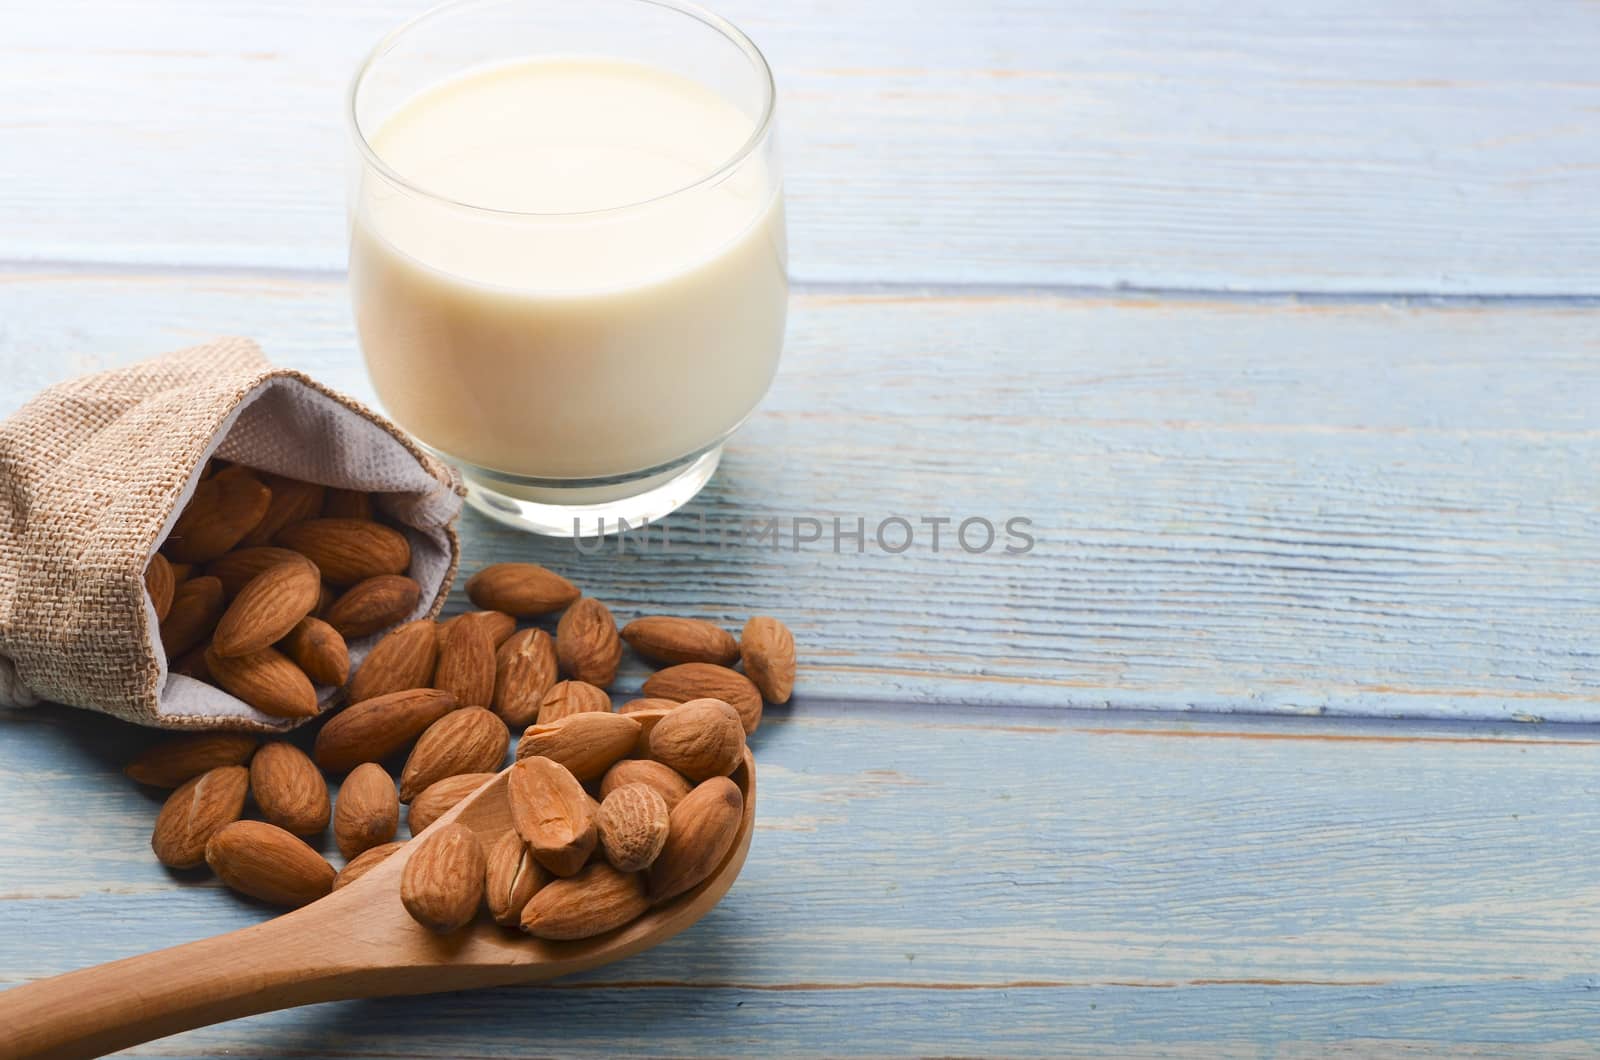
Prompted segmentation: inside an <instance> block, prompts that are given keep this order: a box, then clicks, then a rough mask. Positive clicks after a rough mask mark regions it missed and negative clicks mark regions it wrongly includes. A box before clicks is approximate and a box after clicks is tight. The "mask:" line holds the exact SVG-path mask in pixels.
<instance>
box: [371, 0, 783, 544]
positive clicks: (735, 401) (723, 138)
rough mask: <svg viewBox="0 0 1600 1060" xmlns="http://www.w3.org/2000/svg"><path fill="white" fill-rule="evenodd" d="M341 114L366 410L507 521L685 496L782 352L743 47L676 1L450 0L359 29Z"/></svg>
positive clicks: (555, 529) (750, 60)
mask: <svg viewBox="0 0 1600 1060" xmlns="http://www.w3.org/2000/svg"><path fill="white" fill-rule="evenodd" d="M349 102H350V106H349V116H350V128H351V134H352V138H353V140H354V144H355V152H354V157H355V162H354V165H353V166H352V167H351V173H352V177H351V188H350V200H349V201H350V289H351V296H352V299H353V301H354V304H355V318H356V325H357V329H358V331H359V333H360V338H361V348H362V352H363V355H364V356H365V358H366V364H367V370H368V372H369V373H370V374H371V376H372V382H373V386H374V388H375V389H376V391H377V394H378V398H379V400H380V401H381V402H382V404H383V406H384V408H385V410H386V411H387V412H388V413H389V414H390V416H391V417H393V419H395V420H396V421H397V422H398V423H399V424H400V425H401V426H402V427H404V428H405V429H406V430H407V431H409V432H411V434H413V435H414V436H415V437H416V438H417V439H418V440H419V441H420V442H421V443H422V444H423V445H425V446H427V447H428V448H429V449H432V450H433V451H435V452H436V453H438V454H439V455H440V456H442V457H443V458H444V459H446V460H448V461H449V462H450V463H452V464H454V465H456V466H457V467H458V468H460V470H461V473H462V477H463V478H464V479H465V481H466V485H467V490H468V499H469V502H470V503H471V504H473V505H474V506H475V507H477V508H478V509H479V510H481V511H483V512H484V513H486V514H488V515H489V516H491V517H493V518H495V519H497V520H499V521H501V522H503V523H507V524H510V525H512V526H516V527H520V528H522V529H526V530H532V531H535V532H538V533H546V534H562V535H570V534H575V533H576V534H582V535H585V536H587V535H590V534H594V533H597V532H598V533H609V532H614V531H616V530H617V529H619V527H620V526H621V525H627V526H633V527H637V526H640V525H641V524H642V523H644V522H645V521H647V520H650V519H656V518H660V517H661V516H664V515H666V514H667V513H669V512H671V511H673V510H674V509H676V508H678V507H679V506H681V505H682V504H684V503H685V502H687V501H688V500H689V499H690V498H691V497H693V496H694V495H695V493H696V492H697V491H699V489H700V488H701V486H703V485H704V484H705V483H706V481H707V480H708V479H709V478H710V477H711V475H712V473H713V472H714V471H715V470H716V467H717V461H718V459H719V458H720V456H721V453H722V444H723V442H724V440H726V439H727V437H728V435H730V434H731V433H732V432H733V431H734V430H735V429H736V428H737V427H738V426H739V424H740V423H741V422H743V421H744V419H745V418H746V417H747V416H749V415H750V413H751V411H752V410H754V409H755V407H756V405H757V403H759V402H760V400H761V398H762V395H764V394H765V393H766V391H767V388H768V386H769V385H770V384H771V383H772V378H773V374H774V372H775V371H776V370H777V365H778V354H779V352H780V350H781V348H782V346H783V333H784V319H785V315H786V309H787V304H788V277H787V273H786V265H787V252H786V248H785V241H784V220H783V195H782V181H781V175H780V172H779V168H778V153H777V147H776V144H775V141H774V134H773V106H774V89H773V82H772V73H771V71H770V70H769V69H768V67H767V63H766V60H765V59H764V58H763V57H762V55H761V53H760V52H759V51H758V50H757V49H756V47H755V45H754V44H752V43H751V42H750V40H749V38H747V37H746V36H745V35H744V34H743V33H741V32H740V31H739V30H738V29H736V28H735V27H734V26H732V25H731V24H729V23H728V22H726V21H724V20H723V19H721V18H719V17H717V16H716V15H713V14H711V13H710V12H707V11H704V10H702V9H700V8H698V7H695V6H694V5H692V4H688V3H681V2H679V0H581V2H579V0H458V2H455V3H450V4H446V5H445V6H443V7H440V8H437V9H435V10H433V11H431V12H429V13H428V14H425V15H422V16H421V17H420V18H418V19H416V20H415V21H413V22H411V23H409V24H407V25H405V26H403V27H401V28H400V29H399V30H397V31H395V32H394V33H392V34H390V35H389V36H388V37H387V38H385V39H384V40H383V41H382V42H381V43H380V44H379V45H378V47H377V48H376V49H375V50H374V51H373V53H372V54H371V56H370V57H369V58H368V59H367V61H366V63H365V64H364V65H363V66H362V68H361V70H360V71H359V72H358V73H357V75H356V78H355V81H354V83H353V84H352V87H351V90H350V101H349ZM619 520H620V521H625V523H619Z"/></svg>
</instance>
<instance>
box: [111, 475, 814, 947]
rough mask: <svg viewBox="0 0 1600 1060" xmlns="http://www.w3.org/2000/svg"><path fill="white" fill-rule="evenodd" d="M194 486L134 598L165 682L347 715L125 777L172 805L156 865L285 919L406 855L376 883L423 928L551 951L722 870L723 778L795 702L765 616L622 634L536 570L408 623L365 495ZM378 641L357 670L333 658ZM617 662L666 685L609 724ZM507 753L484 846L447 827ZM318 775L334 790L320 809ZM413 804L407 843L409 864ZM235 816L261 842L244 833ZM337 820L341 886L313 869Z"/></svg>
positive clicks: (270, 480)
mask: <svg viewBox="0 0 1600 1060" xmlns="http://www.w3.org/2000/svg"><path fill="white" fill-rule="evenodd" d="M205 482H206V483H212V482H215V483H216V485H215V486H213V487H208V488H207V490H206V491H205V495H204V496H203V497H202V498H201V500H202V501H203V504H204V506H205V510H204V511H202V512H200V513H198V514H197V515H196V516H195V517H194V518H193V519H190V520H189V521H188V523H187V524H185V531H186V533H187V534H188V535H189V540H188V543H187V545H186V546H184V547H178V548H168V549H166V555H164V556H158V557H156V559H155V560H153V561H152V563H151V566H150V573H149V575H148V578H147V587H148V591H149V592H150V596H151V602H152V606H153V607H154V609H155V610H156V612H157V614H158V615H159V616H162V618H163V621H162V635H163V638H164V640H165V642H166V643H167V645H168V647H169V649H174V648H181V649H182V650H181V652H179V651H174V652H173V659H172V660H170V661H169V667H170V668H171V669H172V670H173V672H192V673H194V674H198V675H200V676H201V677H202V678H203V679H205V680H208V681H211V682H213V683H215V684H217V685H218V686H220V687H222V688H224V689H226V690H229V691H232V692H234V694H235V695H238V696H240V697H241V698H243V699H245V700H246V701H247V702H250V703H252V704H253V705H255V706H257V707H258V708H259V709H262V710H264V711H266V712H268V713H274V714H277V715H279V716H285V717H309V716H311V715H314V714H315V713H316V712H317V710H318V701H319V695H318V692H317V689H318V688H328V687H330V686H331V687H337V686H341V685H342V686H343V689H342V691H343V695H344V701H345V702H346V703H348V705H347V706H345V707H344V708H343V709H342V710H340V711H338V712H337V713H334V714H333V715H332V716H331V717H328V718H326V719H322V720H321V721H320V722H319V724H320V730H319V731H317V732H316V733H315V736H314V738H313V739H312V740H310V741H309V743H308V742H307V741H305V740H303V739H298V738H296V739H293V740H274V741H271V742H268V743H266V744H258V741H257V740H256V738H254V737H251V736H241V735H230V734H204V735H197V736H185V737H176V738H173V739H169V740H167V741H165V742H163V743H161V744H158V745H156V746H154V747H152V748H151V749H150V750H148V751H146V752H145V753H144V754H142V755H140V756H139V757H138V758H137V759H135V760H134V761H133V762H132V763H130V765H129V766H128V768H127V773H128V775H129V777H130V778H132V779H134V780H135V781H137V782H139V783H142V784H147V785H151V786H155V787H165V788H172V789H174V790H173V791H172V794H171V795H170V796H169V798H168V800H167V805H166V806H165V807H164V808H163V809H162V811H161V813H160V815H159V818H158V820H157V823H156V828H155V833H154V835H153V836H152V846H153V847H154V848H155V851H156V853H157V856H158V857H159V858H160V859H161V860H162V861H164V862H166V863H167V864H169V865H173V866H175V867H185V868H192V867H195V866H197V865H200V864H208V865H210V867H211V869H212V871H213V872H214V873H215V874H216V875H217V876H218V878H219V879H221V880H222V882H223V883H224V884H226V885H227V886H229V887H230V888H232V889H234V890H236V891H239V892H241V893H243V894H246V895H250V896H252V897H254V898H257V899H259V900H262V901H266V902H269V903H272V904H276V905H282V906H290V907H292V906H296V905H301V904H304V903H306V902H310V901H315V900H316V899H317V898H319V897H321V896H322V895H325V894H328V893H330V892H331V891H332V890H334V889H340V888H344V887H347V886H351V885H353V884H354V883H356V882H358V881H359V880H360V879H361V878H362V877H363V876H365V875H366V874H367V873H369V872H372V871H373V870H374V869H376V868H378V867H379V866H381V865H382V864H383V863H384V862H385V861H386V860H387V859H388V858H390V857H392V856H393V855H394V854H396V853H397V852H400V851H402V850H405V851H408V853H407V854H406V857H405V864H404V867H403V868H402V869H401V871H400V873H399V874H398V877H396V876H394V875H391V876H390V877H389V879H390V881H391V882H390V883H389V884H388V885H389V886H395V887H398V889H399V894H400V898H401V902H402V904H403V905H404V907H405V908H406V909H407V910H408V911H409V912H410V913H411V915H412V917H413V918H414V919H416V920H417V921H418V923H419V924H422V925H424V926H426V927H427V928H428V929H430V930H432V931H436V932H441V933H448V932H452V931H457V930H460V929H462V928H463V927H465V926H466V925H468V924H470V923H471V922H472V921H473V920H475V919H477V918H478V917H479V916H480V915H482V916H484V917H486V918H487V919H490V920H492V921H493V922H494V923H496V924H499V925H501V926H503V927H506V928H513V929H515V928H520V929H521V930H523V931H525V932H527V933H528V934H530V935H533V936H535V937H537V938H543V939H551V940H570V939H582V938H589V937H592V936H594V935H598V934H603V933H605V932H608V931H613V930H616V929H618V928H620V927H623V926H625V925H626V924H628V923H630V922H631V921H633V920H634V919H636V918H638V917H640V916H642V915H644V914H645V913H646V912H647V911H648V910H649V909H650V908H651V907H652V906H653V905H656V904H659V903H661V902H666V901H671V900H673V899H675V898H678V897H680V896H682V895H684V894H686V893H688V892H690V891H693V890H694V889H695V888H696V887H698V886H700V885H701V884H703V883H705V882H706V881H707V880H708V879H709V878H710V877H711V876H712V875H713V874H714V873H715V872H716V871H717V869H718V867H719V866H721V865H722V864H723V863H724V861H725V860H726V858H727V857H728V855H729V852H730V851H731V850H732V849H733V844H734V843H735V841H736V840H737V838H738V835H739V830H740V825H741V822H742V819H743V813H744V803H743V794H742V792H741V789H740V787H739V785H738V784H736V783H734V780H733V779H731V778H732V777H734V776H736V775H737V774H738V771H739V769H740V767H741V766H742V764H743V763H744V761H745V756H746V754H747V749H746V745H747V740H748V737H749V735H750V734H751V733H753V732H754V731H755V730H756V727H757V726H758V725H759V724H760V721H761V716H762V712H763V709H764V704H765V703H766V702H771V703H779V702H783V701H784V700H786V699H787V698H788V697H789V695H790V693H791V691H792V689H793V685H794V667H795V663H794V658H795V653H794V640H793V636H792V635H791V634H790V632H789V630H788V629H787V628H786V627H784V626H783V625H782V623H779V622H777V621H776V620H775V619H771V618H767V617H764V616H757V617H755V618H752V619H750V621H749V622H748V623H747V624H746V625H745V627H744V628H743V630H742V631H741V633H740V635H739V636H738V637H735V636H734V635H733V634H732V633H730V632H728V631H727V630H725V629H723V628H722V627H721V626H718V625H716V624H715V623H712V622H709V621H706V620H703V619H698V618H683V617H676V616H649V615H646V616H640V617H637V618H634V619H633V620H632V621H630V622H628V623H627V624H626V625H625V626H623V627H622V628H621V629H620V630H619V629H618V626H617V621H616V619H615V618H614V617H613V615H612V612H611V609H610V608H609V607H607V606H606V605H605V604H604V603H602V602H601V601H599V600H597V599H594V598H593V597H585V596H582V594H581V593H580V591H579V590H578V588H577V586H575V585H573V584H572V583H571V582H569V581H567V580H566V579H565V578H562V577H560V576H559V575H557V574H554V573H553V572H551V571H548V570H546V569H545V568H543V567H539V566H537V565H535V564H530V563H514V564H498V565H495V566H491V567H487V568H485V569H483V570H481V571H479V572H478V573H477V574H475V575H473V576H472V578H471V579H469V581H468V593H469V595H470V596H471V598H472V600H473V602H474V604H476V605H477V607H478V608H479V609H480V610H477V611H471V612H466V613H463V614H459V615H456V616H454V617H452V618H449V619H446V620H444V621H440V622H434V621H430V620H428V619H416V618H413V617H412V616H413V612H414V611H415V609H416V607H417V605H418V603H419V602H420V592H421V590H420V587H418V586H417V583H416V582H415V581H413V580H412V579H411V578H410V577H409V576H407V575H406V574H405V571H406V570H407V569H408V567H409V564H410V551H409V546H408V545H407V543H406V540H405V537H404V536H403V535H402V534H400V533H399V532H398V531H396V530H394V529H393V528H392V527H389V526H386V525H384V524H382V523H379V522H376V521H374V516H373V511H374V508H373V506H372V505H371V503H370V498H367V496H366V495H365V494H356V493H350V492H348V491H341V490H333V489H322V488H320V487H318V488H312V487H311V486H309V485H308V484H304V483H294V482H293V480H286V479H279V478H277V477H275V476H271V475H256V474H254V473H251V472H250V471H249V469H243V468H238V467H237V466H231V467H228V468H226V469H224V470H222V471H219V472H218V473H217V474H216V475H213V476H212V477H211V478H208V479H206V480H205ZM257 487H259V489H258V488H257ZM262 491H265V495H266V506H265V508H263V509H262V513H256V509H257V508H261V507H262ZM357 498H366V500H365V502H364V503H363V502H362V501H360V500H358V499H357ZM251 514H255V518H256V522H255V523H251V524H250V525H245V524H246V523H250V519H249V518H247V516H249V515H251ZM182 522H183V520H182V519H180V523H182ZM224 542H226V544H225V543H224ZM176 556H193V557H195V558H194V559H184V560H180V562H178V563H170V562H168V557H176ZM195 563H201V564H205V566H204V567H203V568H200V569H199V570H196V569H195V568H193V567H192V566H188V565H190V564H195ZM169 585H170V589H169V588H167V587H168V586H169ZM169 597H170V602H167V603H165V605H164V606H163V601H165V600H167V599H168V598H169ZM163 611H164V615H163ZM554 612H563V613H562V615H561V617H560V619H559V620H555V621H554V625H553V632H554V635H553V636H552V626H551V625H550V623H551V622H552V620H551V619H543V620H542V621H543V622H544V623H545V627H544V628H539V627H536V626H528V627H526V628H518V620H519V619H523V618H527V617H530V616H542V615H548V614H552V613H554ZM372 633H381V634H382V635H381V636H379V637H377V638H376V640H375V643H373V644H372V646H371V650H370V651H368V653H367V656H366V658H365V660H364V662H363V664H362V665H360V666H357V667H352V666H351V664H350V659H351V654H350V647H349V644H348V643H347V637H350V638H354V637H359V636H366V635H370V634H372ZM625 644H626V645H627V646H629V647H631V648H632V649H633V650H634V651H635V652H637V654H638V655H639V656H640V657H641V658H643V659H644V660H646V661H647V662H649V663H652V664H657V665H663V666H664V668H663V669H660V670H658V671H656V672H654V673H652V674H651V675H650V676H649V677H648V678H647V679H646V680H645V682H644V688H643V696H642V698H635V699H631V700H629V701H627V702H625V703H623V704H622V705H621V706H620V707H617V706H615V704H614V703H613V700H612V697H611V694H610V692H609V691H608V688H609V686H610V684H611V683H612V681H613V680H614V678H615V675H616V671H617V668H618V665H619V663H620V661H621V659H622V655H623V651H624V645H625ZM736 666H742V667H743V671H744V672H742V673H741V672H740V671H739V670H738V669H735V667H736ZM563 678H565V679H563ZM513 737H515V738H516V749H515V755H514V760H513V763H512V765H511V767H510V769H509V770H508V772H507V775H506V776H505V777H504V784H505V787H504V798H505V800H506V801H505V808H504V811H502V813H503V816H501V817H500V818H499V821H500V823H499V824H498V825H495V826H492V827H491V828H490V829H489V830H486V831H484V832H482V833H481V834H480V833H478V832H475V831H474V830H473V829H472V828H470V827H468V825H467V823H465V822H471V821H474V820H478V819H483V816H482V814H481V813H479V811H478V810H477V808H476V807H474V808H472V809H470V810H468V811H467V812H466V813H465V814H464V815H459V816H458V819H453V820H447V821H443V822H440V820H439V819H440V818H441V817H445V816H446V815H448V814H450V813H451V811H452V810H453V809H455V808H456V807H457V806H458V805H460V804H461V803H462V802H463V801H464V800H467V799H470V798H473V797H474V796H476V795H479V793H480V792H481V791H484V790H485V788H486V786H487V785H489V784H490V782H491V781H494V780H495V779H496V777H497V774H498V772H499V770H500V769H501V768H502V767H503V766H504V765H505V763H506V758H507V756H508V753H509V752H510V744H511V740H512V739H513ZM306 747H309V751H310V753H309V754H308V753H307V751H306V750H305V749H304V748H306ZM324 773H327V774H331V775H333V776H335V777H338V776H339V775H343V781H342V783H341V784H340V785H339V786H338V791H337V794H336V795H333V796H331V797H330V786H329V783H328V781H327V780H326V779H325V778H324V775H323V774H324ZM397 781H398V783H397ZM479 797H484V796H479ZM492 797H497V798H498V797H499V795H498V794H497V793H496V794H492ZM405 803H409V809H408V810H407V811H406V818H407V822H408V825H409V829H410V834H411V835H412V836H413V837H416V838H415V839H413V840H411V841H409V842H400V841H398V840H397V839H396V833H397V831H398V828H399V818H400V814H401V807H402V805H403V804H405ZM252 805H253V807H254V812H256V813H257V814H258V815H259V816H260V817H262V818H265V820H259V821H258V820H248V819H245V814H246V810H247V807H250V806H252ZM474 815H477V816H474ZM490 819H493V818H492V817H491V818H490ZM330 822H331V824H332V830H333V845H335V846H336V847H337V848H338V851H339V853H340V855H342V857H343V858H344V867H343V869H341V870H338V871H336V870H335V868H334V865H333V864H330V863H329V861H328V860H327V859H326V858H324V857H323V856H322V855H321V854H320V853H318V852H317V849H316V848H315V844H316V842H317V838H316V837H319V836H321V835H322V834H323V833H324V832H325V831H326V830H327V829H328V827H329V824H330ZM435 822H439V826H438V827H437V828H435V827H433V825H434V824H435ZM507 824H509V825H510V827H506V825H507ZM302 836H303V837H307V838H309V839H310V840H311V842H310V843H308V842H307V841H306V840H305V839H302V838H300V837H302Z"/></svg>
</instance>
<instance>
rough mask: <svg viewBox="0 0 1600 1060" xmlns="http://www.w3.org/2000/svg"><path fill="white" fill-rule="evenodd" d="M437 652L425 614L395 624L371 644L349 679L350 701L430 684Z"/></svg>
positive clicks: (430, 626)
mask: <svg viewBox="0 0 1600 1060" xmlns="http://www.w3.org/2000/svg"><path fill="white" fill-rule="evenodd" d="M438 654H439V649H438V647H437V645H436V644H435V642H434V637H433V623H432V622H429V621H428V620H427V619H425V618H424V619H418V620H417V621H415V622H407V623H406V624H405V625H403V626H398V627H396V628H395V629H393V630H391V631H390V632H389V633H388V634H386V635H385V636H384V638H383V639H382V640H380V641H378V643H377V644H376V645H374V646H373V648H372V650H371V651H370V652H368V653H367V658H366V661H364V662H363V663H362V664H361V669H359V670H357V671H356V675H355V676H354V677H353V678H351V679H350V688H349V690H348V691H349V695H350V702H352V703H359V702H361V701H362V700H364V699H375V698H377V697H378V696H386V695H388V694H389V693H391V692H403V691H405V690H406V689H408V688H427V687H429V686H430V685H432V684H433V669H434V662H435V660H436V659H437V658H438Z"/></svg>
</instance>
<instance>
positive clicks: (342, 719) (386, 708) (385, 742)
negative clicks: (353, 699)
mask: <svg viewBox="0 0 1600 1060" xmlns="http://www.w3.org/2000/svg"><path fill="white" fill-rule="evenodd" d="M455 709H456V697H455V696H452V695H451V694H450V693H448V692H440V691H437V690H436V689H432V688H412V689H407V690H406V691H403V692H391V693H389V694H388V695H384V696H377V697H374V698H373V699H364V700H362V701H361V702H360V703H356V704H353V705H352V706H348V707H346V708H345V709H344V710H342V711H340V712H339V713H338V714H335V715H334V716H333V717H332V718H330V719H329V720H328V724H326V725H324V726H323V727H322V731H321V732H319V733H317V742H316V745H315V746H314V747H313V748H312V752H311V756H312V757H313V758H314V759H316V762H317V765H319V766H321V767H322V768H323V769H326V770H328V771H329V772H332V773H342V772H344V771H345V770H347V769H353V768H355V767H356V766H358V765H360V764H361V763H362V762H378V761H381V760H383V759H385V758H388V757H389V756H390V755H392V754H394V753H395V752H396V751H399V750H401V749H402V748H405V747H407V746H409V745H410V744H411V742H412V741H413V740H415V739H416V738H417V737H418V736H421V735H422V731H423V730H424V729H426V728H427V727H428V726H430V725H432V724H433V723H434V722H436V721H438V720H439V719H440V718H442V717H444V716H445V715H446V714H448V713H450V712H451V711H452V710H455Z"/></svg>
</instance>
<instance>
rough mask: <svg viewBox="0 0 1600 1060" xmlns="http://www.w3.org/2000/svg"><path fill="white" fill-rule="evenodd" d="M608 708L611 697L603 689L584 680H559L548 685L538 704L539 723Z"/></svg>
mask: <svg viewBox="0 0 1600 1060" xmlns="http://www.w3.org/2000/svg"><path fill="white" fill-rule="evenodd" d="M610 710H611V697H610V696H608V695H606V693H605V690H604V689H601V688H596V687H595V686H594V685H591V684H589V683H588V682H586V681H559V682H557V683H556V684H554V685H552V686H550V691H548V692H546V693H545V696H544V702H542V703H540V704H539V724H540V725H548V724H550V723H551V722H552V721H560V720H561V719H562V718H565V717H568V716H570V715H573V714H586V713H589V712H591V711H605V712H607V713H609V712H610Z"/></svg>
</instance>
